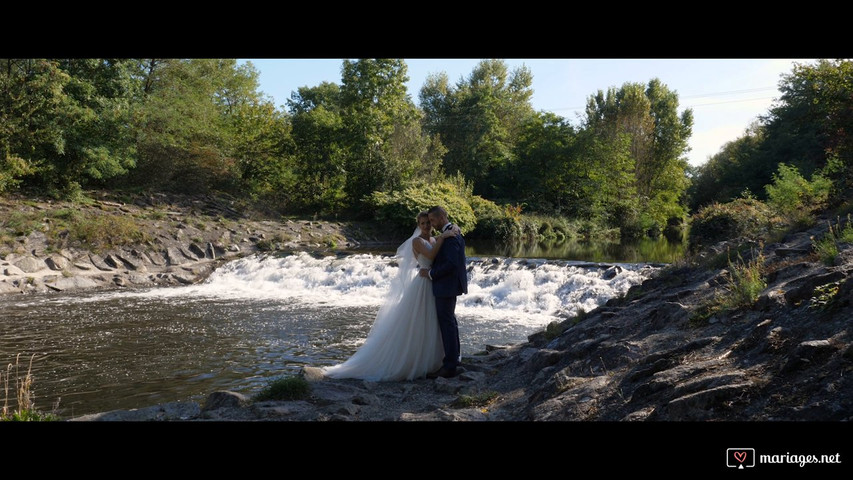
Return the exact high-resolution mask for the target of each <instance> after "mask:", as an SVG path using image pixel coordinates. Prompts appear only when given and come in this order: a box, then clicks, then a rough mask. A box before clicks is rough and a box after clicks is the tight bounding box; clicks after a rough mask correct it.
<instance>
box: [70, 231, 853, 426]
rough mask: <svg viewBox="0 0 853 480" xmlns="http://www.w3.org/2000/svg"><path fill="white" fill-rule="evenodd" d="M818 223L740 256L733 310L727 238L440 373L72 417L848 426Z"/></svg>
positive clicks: (842, 260) (852, 295)
mask: <svg viewBox="0 0 853 480" xmlns="http://www.w3.org/2000/svg"><path fill="white" fill-rule="evenodd" d="M823 225H825V224H823ZM825 231H826V227H825V226H821V227H815V228H813V229H811V230H807V231H803V232H798V233H793V234H789V235H788V236H787V237H786V238H784V239H782V240H781V242H779V243H775V244H772V245H766V246H763V247H761V246H758V245H756V246H755V248H754V249H753V250H752V251H751V253H750V252H744V254H743V255H744V257H745V260H746V261H749V260H754V261H755V262H756V263H760V264H761V266H762V272H763V278H764V280H765V281H766V286H765V287H764V288H763V289H762V291H761V293H760V296H759V298H758V300H757V301H756V302H752V303H750V304H748V305H746V306H740V307H734V308H712V307H713V306H715V305H717V306H719V305H720V302H719V299H720V298H722V297H724V296H725V295H726V294H727V292H728V288H729V285H730V284H731V283H730V280H729V279H730V278H731V276H732V272H729V271H728V269H727V267H726V266H725V265H726V262H720V261H719V259H720V258H723V259H725V258H727V257H729V256H730V255H729V254H727V253H726V252H727V248H729V247H734V246H736V245H737V244H735V243H733V242H725V243H722V244H719V245H716V246H714V247H713V248H710V249H707V250H706V251H705V253H704V254H702V255H701V257H704V260H702V261H700V262H698V264H697V265H692V266H688V265H685V266H677V265H674V266H671V267H669V268H667V269H665V270H663V271H662V272H661V274H660V275H658V276H657V277H655V278H652V279H649V280H646V281H645V282H644V283H643V284H642V285H639V286H636V287H633V288H632V289H631V290H629V291H628V293H627V294H626V295H625V296H623V297H621V298H614V299H612V300H610V301H609V302H607V304H606V305H604V306H602V307H600V308H598V309H596V310H594V311H592V312H589V313H588V314H586V315H583V316H582V317H579V318H571V319H565V320H563V321H560V322H554V323H552V324H551V325H549V327H548V328H547V329H546V330H545V331H543V332H540V333H537V334H534V335H532V336H531V337H530V338H529V341H528V342H525V343H522V344H518V345H509V346H490V347H488V348H487V349H486V350H485V351H483V352H481V353H480V354H478V355H474V356H471V357H469V358H465V359H464V360H463V365H464V372H463V373H462V374H461V375H459V376H457V377H455V378H452V379H437V380H426V379H423V380H416V381H410V382H382V383H376V382H364V381H359V380H330V379H326V378H324V377H322V375H320V374H319V371H318V370H316V369H313V368H310V367H306V368H305V369H304V370H303V374H302V375H303V376H304V378H305V379H306V380H307V381H308V382H309V383H310V385H311V393H310V394H309V395H307V396H305V397H304V398H302V399H299V400H290V401H264V402H253V401H252V400H251V399H250V398H247V397H245V396H244V395H241V394H240V393H235V392H213V393H211V395H210V397H209V398H208V399H207V400H206V402H204V404H203V405H202V404H198V403H195V402H178V403H171V404H164V405H157V406H153V407H150V408H147V409H138V410H131V411H115V412H107V413H102V414H96V415H89V416H86V417H80V418H77V419H75V420H86V421H96V420H111V421H118V420H133V421H139V420H193V421H223V420H226V421H230V420H234V421H272V420H286V421H327V420H339V421H507V420H515V421H519V420H520V421H553V420H587V421H594V420H603V421H692V420H730V421H731V420H738V421H740V420H743V421H764V420H818V421H849V420H851V419H853V382H851V376H853V375H851V374H853V344H852V343H853V342H851V340H853V339H851V334H850V327H851V318H853V317H851V315H850V304H851V301H853V282H850V281H848V280H849V277H850V275H851V273H853V246H851V245H846V244H843V245H841V246H840V253H839V255H838V256H837V257H836V259H835V262H834V263H833V264H832V265H826V264H824V263H823V262H821V261H820V259H819V258H818V257H817V255H816V254H815V253H814V252H813V247H812V238H813V237H818V236H820V235H822V234H823V233H824V232H825ZM740 245H742V243H740ZM720 263H723V266H719V264H720ZM462 321H464V319H462Z"/></svg>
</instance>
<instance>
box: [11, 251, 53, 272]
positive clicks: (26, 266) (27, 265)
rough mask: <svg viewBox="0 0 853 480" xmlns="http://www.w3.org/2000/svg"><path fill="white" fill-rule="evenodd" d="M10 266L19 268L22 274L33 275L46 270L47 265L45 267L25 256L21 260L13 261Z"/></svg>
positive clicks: (41, 263) (31, 257) (29, 256)
mask: <svg viewBox="0 0 853 480" xmlns="http://www.w3.org/2000/svg"><path fill="white" fill-rule="evenodd" d="M12 265H14V266H16V267H18V268H20V269H21V270H22V271H23V272H24V273H35V272H38V271H40V270H44V269H45V268H47V265H45V263H44V262H43V261H41V260H39V259H38V258H36V257H33V256H31V255H25V256H23V257H21V258H18V259H15V261H14V262H12Z"/></svg>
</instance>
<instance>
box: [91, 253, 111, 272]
mask: <svg viewBox="0 0 853 480" xmlns="http://www.w3.org/2000/svg"><path fill="white" fill-rule="evenodd" d="M89 260H91V261H92V265H94V266H95V268H97V269H98V270H102V271H104V272H111V271H113V269H112V267H110V266H109V265H107V262H105V261H104V260H103V259H102V258H101V257H99V256H97V255H95V254H91V255H89Z"/></svg>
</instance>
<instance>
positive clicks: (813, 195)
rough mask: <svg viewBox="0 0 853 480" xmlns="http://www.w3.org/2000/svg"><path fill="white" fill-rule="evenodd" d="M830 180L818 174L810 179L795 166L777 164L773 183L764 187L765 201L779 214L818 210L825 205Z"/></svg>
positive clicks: (830, 184) (830, 185)
mask: <svg viewBox="0 0 853 480" xmlns="http://www.w3.org/2000/svg"><path fill="white" fill-rule="evenodd" d="M831 187H832V181H831V180H829V179H827V178H824V177H823V176H822V175H820V174H817V173H816V174H814V175H812V179H811V181H808V180H806V179H805V178H803V177H802V176H801V175H800V172H799V171H798V170H797V168H796V167H793V166H790V165H786V164H784V163H780V164H779V168H778V173H775V174H773V183H772V184H769V185H767V186H765V187H764V189H765V190H766V191H767V203H768V204H769V205H770V206H771V207H773V208H775V209H776V211H777V212H779V213H781V214H788V215H790V214H792V213H794V212H799V211H803V210H805V211H813V210H819V209H821V208H823V207H824V206H825V205H826V201H827V199H828V198H829V192H830V188H831Z"/></svg>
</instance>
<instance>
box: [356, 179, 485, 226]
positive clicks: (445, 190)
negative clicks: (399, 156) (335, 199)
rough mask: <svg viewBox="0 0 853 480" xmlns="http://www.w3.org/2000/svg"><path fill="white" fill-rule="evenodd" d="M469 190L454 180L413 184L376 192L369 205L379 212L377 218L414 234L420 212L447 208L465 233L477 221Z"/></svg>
mask: <svg viewBox="0 0 853 480" xmlns="http://www.w3.org/2000/svg"><path fill="white" fill-rule="evenodd" d="M468 201H469V199H468V198H467V197H466V196H465V192H464V191H463V192H460V191H459V188H458V187H457V186H456V185H454V184H452V183H451V182H447V181H442V182H439V183H438V184H431V185H411V186H409V187H407V188H406V189H404V190H402V191H399V192H390V193H388V192H373V194H372V195H370V197H369V200H368V204H369V205H371V206H372V207H373V208H374V209H375V211H376V219H377V220H379V221H381V222H384V223H385V224H386V225H388V226H389V228H392V229H394V230H396V231H398V232H399V233H411V231H412V230H413V229H414V228H415V226H416V223H415V222H416V218H417V216H418V213H420V212H422V211H425V210H427V209H429V208H430V207H432V206H433V205H440V206H442V207H444V209H445V210H447V216H448V217H449V219H450V221H451V222H453V223H455V224H456V225H459V228H461V229H462V233H467V232H470V231H472V230H473V229H474V227H475V226H476V224H477V217H476V216H475V214H474V210H473V209H472V208H471V205H470V204H469V203H468Z"/></svg>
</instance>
